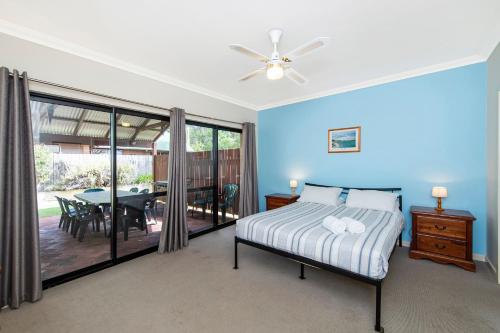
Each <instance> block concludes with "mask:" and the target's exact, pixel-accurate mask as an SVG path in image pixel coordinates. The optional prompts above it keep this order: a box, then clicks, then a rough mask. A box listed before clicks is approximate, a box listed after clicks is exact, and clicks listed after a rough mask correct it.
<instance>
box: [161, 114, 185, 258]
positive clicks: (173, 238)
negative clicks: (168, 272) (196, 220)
mask: <svg viewBox="0 0 500 333" xmlns="http://www.w3.org/2000/svg"><path fill="white" fill-rule="evenodd" d="M186 215H187V187H186V116H185V113H184V110H182V109H177V108H174V109H173V110H172V112H171V113H170V153H169V156H168V193H167V202H166V203H165V211H164V213H163V224H162V226H161V234H160V244H159V246H158V252H159V253H165V252H172V251H176V250H180V249H182V248H183V247H185V246H187V245H188V228H187V222H186Z"/></svg>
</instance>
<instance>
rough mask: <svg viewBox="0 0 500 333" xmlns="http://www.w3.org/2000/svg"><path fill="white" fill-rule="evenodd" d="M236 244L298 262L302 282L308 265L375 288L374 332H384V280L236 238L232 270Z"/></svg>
mask: <svg viewBox="0 0 500 333" xmlns="http://www.w3.org/2000/svg"><path fill="white" fill-rule="evenodd" d="M306 185H309V186H318V187H339V188H342V193H343V194H345V193H347V192H348V191H349V190H350V189H356V190H377V191H385V192H393V193H394V192H400V191H401V188H396V187H395V188H359V187H341V186H327V185H318V184H311V183H306ZM398 199H399V209H400V210H402V207H403V199H402V196H401V195H398ZM238 243H242V244H246V245H249V246H253V247H255V248H258V249H261V250H264V251H268V252H271V253H275V254H278V255H280V256H283V257H286V258H289V259H292V260H294V261H297V262H299V263H300V276H299V278H300V279H302V280H303V279H305V275H304V266H305V265H308V266H312V267H316V268H320V269H324V270H326V271H330V272H334V273H338V274H341V275H344V276H347V277H350V278H352V279H355V280H358V281H362V282H365V283H368V284H370V285H372V286H375V288H376V302H375V304H376V305H375V331H377V332H384V328H383V327H382V326H381V325H380V317H381V303H382V281H384V279H374V278H371V277H368V276H366V275H361V274H358V273H354V272H351V271H349V270H346V269H343V268H339V267H335V266H332V265H328V264H324V263H322V262H319V261H316V260H312V259H309V258H306V257H302V256H298V255H296V254H293V253H289V252H286V251H282V250H278V249H275V248H273V247H270V246H266V245H262V244H259V243H255V242H252V241H249V240H246V239H242V238H239V237H237V236H235V237H234V267H233V268H234V269H238ZM398 243H399V244H398V245H399V247H401V246H402V243H403V238H402V231H401V233H400V234H399V237H398ZM395 248H396V244H394V248H393V249H392V252H391V257H392V253H394V249H395ZM389 260H390V257H389Z"/></svg>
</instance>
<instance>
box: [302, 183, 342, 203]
mask: <svg viewBox="0 0 500 333" xmlns="http://www.w3.org/2000/svg"><path fill="white" fill-rule="evenodd" d="M340 193H342V189H341V188H338V187H321V186H310V185H305V186H304V189H303V190H302V193H300V198H299V199H298V200H297V201H300V202H315V203H320V204H323V205H331V206H337V205H338V199H339V196H340Z"/></svg>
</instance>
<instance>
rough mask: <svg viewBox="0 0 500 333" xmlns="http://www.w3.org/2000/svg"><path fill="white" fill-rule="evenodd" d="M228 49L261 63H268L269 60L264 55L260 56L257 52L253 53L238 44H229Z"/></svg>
mask: <svg viewBox="0 0 500 333" xmlns="http://www.w3.org/2000/svg"><path fill="white" fill-rule="evenodd" d="M229 47H230V48H231V49H232V50H235V51H237V52H240V53H243V54H244V55H247V56H249V57H252V58H254V59H257V60H258V61H262V62H268V61H269V58H268V57H266V56H265V55H262V54H260V53H259V52H257V51H254V50H252V49H249V48H248V47H245V46H243V45H240V44H231V45H229Z"/></svg>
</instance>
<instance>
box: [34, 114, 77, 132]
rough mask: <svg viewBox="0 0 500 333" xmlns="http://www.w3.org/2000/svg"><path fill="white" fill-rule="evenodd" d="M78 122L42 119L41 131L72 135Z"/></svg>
mask: <svg viewBox="0 0 500 333" xmlns="http://www.w3.org/2000/svg"><path fill="white" fill-rule="evenodd" d="M76 124H77V122H76V121H70V120H58V119H52V121H51V122H49V120H48V119H47V118H45V119H43V120H42V121H41V125H40V133H44V134H60V135H72V134H73V131H74V129H75V126H76Z"/></svg>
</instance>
